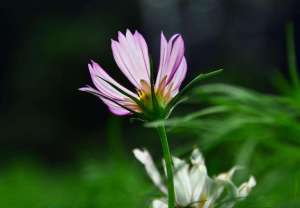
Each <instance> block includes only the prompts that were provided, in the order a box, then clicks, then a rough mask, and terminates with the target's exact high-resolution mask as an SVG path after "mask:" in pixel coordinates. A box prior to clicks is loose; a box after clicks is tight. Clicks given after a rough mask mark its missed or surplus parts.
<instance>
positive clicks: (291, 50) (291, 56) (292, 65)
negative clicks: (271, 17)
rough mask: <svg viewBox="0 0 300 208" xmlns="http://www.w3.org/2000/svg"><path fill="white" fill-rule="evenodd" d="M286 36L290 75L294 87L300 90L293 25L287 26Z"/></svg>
mask: <svg viewBox="0 0 300 208" xmlns="http://www.w3.org/2000/svg"><path fill="white" fill-rule="evenodd" d="M286 34H287V35H286V36H287V54H288V66H289V73H290V76H291V79H292V82H293V85H294V87H296V88H297V89H299V87H300V83H299V75H298V71H297V58H296V48H295V38H294V25H293V23H288V24H287V26H286Z"/></svg>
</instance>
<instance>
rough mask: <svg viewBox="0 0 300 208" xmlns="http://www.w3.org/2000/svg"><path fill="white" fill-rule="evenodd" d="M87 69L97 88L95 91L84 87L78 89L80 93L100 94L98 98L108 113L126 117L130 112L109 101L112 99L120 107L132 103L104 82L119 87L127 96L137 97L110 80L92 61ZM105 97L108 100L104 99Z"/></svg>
mask: <svg viewBox="0 0 300 208" xmlns="http://www.w3.org/2000/svg"><path fill="white" fill-rule="evenodd" d="M88 68H89V71H90V74H91V78H92V81H93V83H94V85H95V87H96V88H97V90H95V89H93V88H91V87H85V88H80V90H81V91H86V92H90V93H92V94H100V95H103V96H98V97H100V99H101V100H102V101H103V102H104V103H105V104H106V105H107V106H108V108H109V109H110V111H111V112H112V113H114V114H116V115H126V114H130V112H129V111H128V110H126V109H124V108H122V107H121V106H119V105H117V104H116V103H114V102H112V101H110V100H109V99H112V100H114V101H116V102H117V103H119V104H120V105H126V103H131V102H132V103H133V101H131V99H130V98H128V97H127V96H125V95H124V94H122V93H121V92H119V91H118V90H116V89H115V88H114V87H113V86H111V85H110V84H109V83H107V82H106V81H108V82H110V83H112V84H114V85H115V86H117V87H119V88H120V89H121V90H123V91H124V92H126V93H127V94H129V95H131V96H133V97H137V95H136V94H134V93H133V92H131V91H129V90H128V89H126V88H125V87H123V86H122V85H120V84H119V83H117V82H116V81H115V80H114V79H113V78H111V77H110V76H109V75H108V74H107V73H106V72H105V71H104V70H103V69H102V68H101V66H100V65H99V64H97V63H96V62H94V61H91V64H88ZM104 80H106V81H104ZM105 97H107V98H109V99H105Z"/></svg>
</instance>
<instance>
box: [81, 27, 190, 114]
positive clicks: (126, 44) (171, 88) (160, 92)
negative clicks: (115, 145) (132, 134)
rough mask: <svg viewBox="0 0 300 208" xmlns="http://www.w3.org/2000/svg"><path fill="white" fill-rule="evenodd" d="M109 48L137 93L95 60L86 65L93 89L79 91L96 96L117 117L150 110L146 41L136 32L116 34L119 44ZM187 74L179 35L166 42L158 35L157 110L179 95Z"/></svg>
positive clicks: (85, 88)
mask: <svg viewBox="0 0 300 208" xmlns="http://www.w3.org/2000/svg"><path fill="white" fill-rule="evenodd" d="M111 47H112V51H113V56H114V59H115V61H116V63H117V65H118V67H119V68H120V70H121V71H122V72H123V74H124V75H125V76H126V77H127V78H128V80H129V81H130V82H131V83H132V84H133V85H134V87H135V89H136V93H134V92H132V91H130V90H128V89H126V88H125V87H123V86H121V85H120V84H119V83H118V82H116V81H115V80H114V79H113V78H111V77H110V76H109V75H108V74H107V73H106V72H105V70H104V69H103V68H102V67H101V66H100V65H99V64H97V63H96V62H94V61H91V63H90V64H88V68H89V71H90V74H91V77H92V81H93V83H94V85H95V88H93V87H90V86H86V87H83V88H80V90H81V91H86V92H89V93H92V94H95V95H96V96H98V97H99V98H100V99H101V100H102V101H103V102H104V103H105V104H106V105H107V106H108V108H109V110H110V111H111V112H112V113H114V114H116V115H127V114H133V113H143V111H144V110H148V111H151V110H152V109H153V97H152V94H151V85H152V82H151V70H150V60H149V53H148V46H147V43H146V41H145V39H144V38H143V36H142V35H141V34H140V33H139V32H137V31H135V33H134V34H132V33H131V32H130V31H129V30H127V31H126V35H124V34H122V33H121V32H118V41H115V40H112V42H111ZM186 71H187V64H186V60H185V57H184V42H183V39H182V37H181V35H179V34H176V35H173V36H172V37H171V39H170V40H169V41H167V40H166V38H165V36H164V34H163V33H161V46H160V63H159V67H158V73H157V77H156V81H155V84H153V89H154V94H155V99H156V100H157V104H158V106H159V107H160V108H164V107H166V105H167V104H168V103H169V102H170V100H171V99H172V98H173V97H174V96H175V95H176V94H177V93H178V91H179V87H180V85H181V83H182V81H183V79H184V78H185V75H186ZM143 108H145V109H143Z"/></svg>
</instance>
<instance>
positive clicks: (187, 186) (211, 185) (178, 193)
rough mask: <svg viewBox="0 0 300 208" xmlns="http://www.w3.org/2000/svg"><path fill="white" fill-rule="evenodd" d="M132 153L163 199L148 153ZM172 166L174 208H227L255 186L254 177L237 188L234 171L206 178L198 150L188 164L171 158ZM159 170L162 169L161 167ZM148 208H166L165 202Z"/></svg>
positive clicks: (158, 180)
mask: <svg viewBox="0 0 300 208" xmlns="http://www.w3.org/2000/svg"><path fill="white" fill-rule="evenodd" d="M133 153H134V155H135V157H136V158H137V159H138V160H139V161H140V162H141V163H142V164H143V165H144V166H145V169H146V171H147V173H148V174H149V176H150V178H151V179H152V181H153V182H154V184H155V185H156V186H157V187H158V188H159V190H160V191H161V192H162V193H163V194H164V195H166V196H167V190H166V187H165V184H164V180H163V179H162V177H161V176H160V174H159V172H158V170H157V168H156V167H155V164H154V162H153V160H152V158H151V155H150V154H149V152H148V151H147V150H145V149H144V150H140V149H135V150H133ZM173 164H174V187H175V198H176V207H178V208H186V207H189V208H213V207H215V206H216V205H218V207H221V208H231V207H233V206H234V204H235V203H236V202H237V201H238V200H241V199H244V198H245V197H247V196H248V194H249V193H250V191H251V190H252V188H253V187H254V186H255V185H256V181H255V179H254V177H253V176H251V177H250V178H249V180H248V181H246V182H244V183H243V184H241V185H240V186H239V187H237V186H236V185H235V184H234V183H233V182H232V180H231V179H232V177H233V175H234V173H235V171H236V170H237V169H238V168H237V167H233V168H232V169H231V170H230V171H228V172H226V173H221V174H219V175H217V176H216V177H214V178H210V177H209V176H208V175H207V169H206V166H205V163H204V159H203V157H202V155H201V153H200V151H199V150H198V149H195V150H194V151H193V152H192V155H191V158H190V163H188V162H186V161H184V160H181V159H179V158H177V157H173ZM163 166H165V165H164V163H163ZM152 208H168V204H167V198H166V197H162V198H159V199H155V200H153V201H152Z"/></svg>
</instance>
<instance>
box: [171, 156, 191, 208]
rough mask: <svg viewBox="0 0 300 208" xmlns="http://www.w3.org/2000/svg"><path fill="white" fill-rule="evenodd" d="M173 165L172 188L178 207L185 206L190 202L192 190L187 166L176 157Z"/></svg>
mask: <svg viewBox="0 0 300 208" xmlns="http://www.w3.org/2000/svg"><path fill="white" fill-rule="evenodd" d="M173 163H174V188H175V196H176V201H177V203H178V205H180V206H183V207H185V206H187V205H189V204H190V203H191V202H192V188H191V182H190V178H189V165H188V164H187V163H186V162H185V161H184V160H181V159H179V158H177V157H173Z"/></svg>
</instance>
